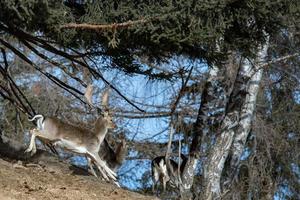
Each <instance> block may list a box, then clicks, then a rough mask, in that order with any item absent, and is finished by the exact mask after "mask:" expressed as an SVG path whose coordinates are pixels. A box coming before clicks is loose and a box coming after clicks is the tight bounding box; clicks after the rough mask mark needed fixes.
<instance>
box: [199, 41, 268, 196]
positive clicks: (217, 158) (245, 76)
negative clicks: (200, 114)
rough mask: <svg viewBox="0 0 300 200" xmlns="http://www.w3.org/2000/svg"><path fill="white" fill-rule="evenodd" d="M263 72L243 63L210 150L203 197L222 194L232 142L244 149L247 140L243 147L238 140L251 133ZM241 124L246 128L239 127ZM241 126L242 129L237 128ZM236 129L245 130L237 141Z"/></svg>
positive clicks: (264, 47)
mask: <svg viewBox="0 0 300 200" xmlns="http://www.w3.org/2000/svg"><path fill="white" fill-rule="evenodd" d="M267 47H268V45H264V46H263V48H261V49H259V52H258V57H259V58H261V59H259V60H260V61H261V60H262V59H263V57H264V56H265V55H266V49H267ZM249 72H255V73H249ZM261 75H262V69H260V70H257V69H256V68H255V66H252V65H250V63H249V62H246V61H244V62H242V64H241V66H240V68H239V71H238V75H237V78H236V81H235V83H234V88H233V91H232V93H231V95H230V98H229V101H228V104H227V106H226V112H225V117H224V120H223V122H222V125H221V128H220V129H219V130H220V133H217V136H216V142H215V144H214V146H213V148H211V149H210V152H209V154H208V160H207V163H206V165H205V167H204V176H203V178H204V180H203V181H204V183H203V184H204V191H203V192H204V195H203V197H201V198H202V199H220V198H221V196H222V191H221V176H222V172H223V170H224V165H225V161H226V159H227V157H228V154H229V151H230V149H231V148H232V144H233V143H234V145H235V146H236V147H238V148H239V152H240V149H242V150H241V152H242V151H243V147H244V143H242V144H241V146H238V144H237V143H238V142H239V141H241V140H240V138H243V139H242V141H244V140H245V139H244V137H245V136H246V135H248V133H249V130H250V126H251V120H252V116H253V112H254V109H255V102H256V97H257V92H258V85H259V82H260V80H261ZM253 83H255V84H253ZM254 86H255V87H254ZM245 117H246V118H245ZM240 125H242V127H244V128H240ZM245 128H246V129H245ZM239 129H241V130H243V131H238V130H239ZM237 132H239V133H242V132H243V136H241V134H238V138H237V140H236V139H235V135H236V133H237ZM246 138H247V137H246ZM236 142H237V143H236ZM240 155H241V154H239V153H237V154H236V156H237V157H240ZM238 160H239V159H238Z"/></svg>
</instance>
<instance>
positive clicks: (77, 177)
mask: <svg viewBox="0 0 300 200" xmlns="http://www.w3.org/2000/svg"><path fill="white" fill-rule="evenodd" d="M82 171H84V170H80V169H74V168H73V169H72V167H70V166H68V165H67V164H66V163H63V162H57V161H53V162H51V161H49V162H47V164H46V165H41V164H32V163H23V162H21V161H19V162H16V161H14V162H12V161H9V160H8V161H7V160H3V159H1V158H0V200H2V199H3V200H27V199H30V200H34V199H36V200H48V199H49V200H50V199H66V200H67V199H68V200H69V199H70V200H77V199H78V200H79V199H84V200H89V199H91V200H93V199H101V200H102V199H103V200H106V199H109V200H114V199H116V200H119V199H134V200H139V199H140V200H151V199H157V198H156V197H153V196H143V195H141V194H138V193H135V192H131V191H128V190H125V189H122V188H118V187H116V186H115V185H112V184H109V183H106V182H103V181H101V180H100V179H97V178H95V177H92V176H90V175H87V174H85V172H83V173H80V172H82Z"/></svg>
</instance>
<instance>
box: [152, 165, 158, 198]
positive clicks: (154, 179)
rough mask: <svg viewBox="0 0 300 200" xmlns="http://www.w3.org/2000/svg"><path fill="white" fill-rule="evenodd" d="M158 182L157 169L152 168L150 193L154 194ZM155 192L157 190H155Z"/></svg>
mask: <svg viewBox="0 0 300 200" xmlns="http://www.w3.org/2000/svg"><path fill="white" fill-rule="evenodd" d="M158 181H159V175H158V171H157V169H156V168H155V167H154V168H152V182H153V183H152V193H153V194H154V193H155V187H156V188H157V182H158ZM156 190H157V189H156ZM156 192H157V191H156Z"/></svg>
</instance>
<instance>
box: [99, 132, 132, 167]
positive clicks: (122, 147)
mask: <svg viewBox="0 0 300 200" xmlns="http://www.w3.org/2000/svg"><path fill="white" fill-rule="evenodd" d="M103 143H104V145H102V146H101V149H100V151H99V156H100V157H101V158H102V159H103V160H105V161H106V163H107V165H108V167H109V168H110V169H112V170H113V171H114V172H116V171H117V170H118V169H119V168H120V167H121V165H122V163H123V162H124V160H125V157H126V155H127V144H126V140H125V138H122V139H121V141H120V142H119V143H118V144H117V147H116V150H113V148H112V147H111V146H110V145H109V143H108V142H107V140H104V141H103Z"/></svg>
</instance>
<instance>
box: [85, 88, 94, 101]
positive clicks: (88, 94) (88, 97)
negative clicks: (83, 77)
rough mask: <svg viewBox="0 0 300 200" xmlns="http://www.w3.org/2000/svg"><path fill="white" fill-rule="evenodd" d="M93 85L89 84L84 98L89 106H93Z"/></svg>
mask: <svg viewBox="0 0 300 200" xmlns="http://www.w3.org/2000/svg"><path fill="white" fill-rule="evenodd" d="M93 89H94V88H93V85H91V84H89V85H88V86H87V88H86V90H85V93H84V97H85V98H86V100H87V102H88V104H89V105H90V106H93V102H92V97H93Z"/></svg>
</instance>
